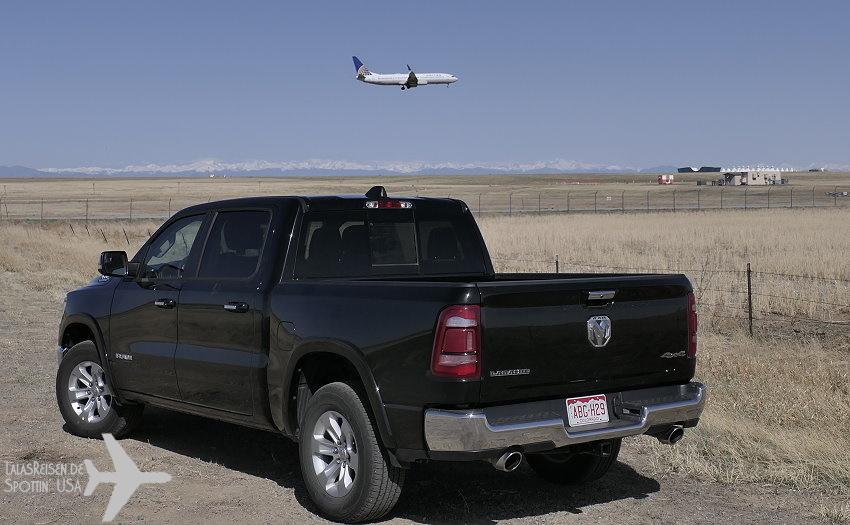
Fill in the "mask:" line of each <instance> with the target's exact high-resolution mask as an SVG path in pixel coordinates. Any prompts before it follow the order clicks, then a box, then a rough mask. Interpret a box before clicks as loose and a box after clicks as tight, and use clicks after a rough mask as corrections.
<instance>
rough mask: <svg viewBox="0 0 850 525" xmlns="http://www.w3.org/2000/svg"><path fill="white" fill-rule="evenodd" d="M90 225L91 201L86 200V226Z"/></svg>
mask: <svg viewBox="0 0 850 525" xmlns="http://www.w3.org/2000/svg"><path fill="white" fill-rule="evenodd" d="M88 225H89V200H88V199H86V226H88Z"/></svg>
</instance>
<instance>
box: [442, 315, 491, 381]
mask: <svg viewBox="0 0 850 525" xmlns="http://www.w3.org/2000/svg"><path fill="white" fill-rule="evenodd" d="M431 373H433V374H434V375H435V376H440V377H454V378H458V379H468V378H474V377H481V309H480V308H479V307H478V306H475V305H473V306H449V307H447V308H445V309H444V310H443V311H442V312H440V318H439V319H438V320H437V331H436V335H435V336H434V349H433V351H432V353H431Z"/></svg>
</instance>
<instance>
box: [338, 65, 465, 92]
mask: <svg viewBox="0 0 850 525" xmlns="http://www.w3.org/2000/svg"><path fill="white" fill-rule="evenodd" d="M351 58H353V59H354V69H356V70H357V80H359V81H361V82H366V83H367V84H379V85H382V86H401V89H402V90H404V89H412V88H415V87H416V86H425V85H428V84H446V87H448V84H452V83H454V82H457V77H456V76H454V75H450V74H448V73H419V74H418V75H417V74H416V73H414V72H413V70H412V69H410V65H408V66H407V73H391V74H385V75H382V74H380V73H372V72H371V71H369V68H367V67H366V66H365V65H364V64H363V62H361V61H360V59H359V58H357V57H351Z"/></svg>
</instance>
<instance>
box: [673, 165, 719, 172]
mask: <svg viewBox="0 0 850 525" xmlns="http://www.w3.org/2000/svg"><path fill="white" fill-rule="evenodd" d="M718 172H720V168H715V167H713V166H703V167H701V168H700V169H698V170H697V169H694V168H692V167H690V166H686V167H684V168H679V173H718Z"/></svg>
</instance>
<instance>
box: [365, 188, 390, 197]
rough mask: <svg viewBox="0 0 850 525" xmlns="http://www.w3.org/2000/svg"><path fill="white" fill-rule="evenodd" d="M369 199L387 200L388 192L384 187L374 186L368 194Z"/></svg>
mask: <svg viewBox="0 0 850 525" xmlns="http://www.w3.org/2000/svg"><path fill="white" fill-rule="evenodd" d="M366 198H367V199H386V198H387V190H385V189H384V187H383V186H372V189H370V190H369V191H367V192H366Z"/></svg>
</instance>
